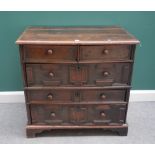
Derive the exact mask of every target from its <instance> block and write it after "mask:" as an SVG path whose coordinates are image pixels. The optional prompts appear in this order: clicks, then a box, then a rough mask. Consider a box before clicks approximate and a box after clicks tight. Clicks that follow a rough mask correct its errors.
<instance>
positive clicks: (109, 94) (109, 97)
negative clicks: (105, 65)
mask: <svg viewBox="0 0 155 155" xmlns="http://www.w3.org/2000/svg"><path fill="white" fill-rule="evenodd" d="M26 94H27V100H28V102H30V103H36V104H37V103H45V104H46V103H49V104H60V103H63V104H69V103H74V104H76V103H80V102H81V103H83V102H85V103H88V102H94V103H98V102H99V103H104V102H125V99H126V89H110V90H109V89H94V88H90V89H88V88H87V89H85V88H83V89H57V88H54V89H44V90H41V89H37V90H32V89H31V90H26Z"/></svg>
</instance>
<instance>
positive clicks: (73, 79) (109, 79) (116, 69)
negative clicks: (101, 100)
mask: <svg viewBox="0 0 155 155" xmlns="http://www.w3.org/2000/svg"><path fill="white" fill-rule="evenodd" d="M131 67H132V64H131V63H97V64H96V63H92V64H83V63H82V64H65V65H64V64H55V63H53V64H26V79H27V85H28V86H60V85H61V86H62V85H64V86H76V85H83V86H96V85H99V86H112V85H118V86H119V85H128V84H130V72H131Z"/></svg>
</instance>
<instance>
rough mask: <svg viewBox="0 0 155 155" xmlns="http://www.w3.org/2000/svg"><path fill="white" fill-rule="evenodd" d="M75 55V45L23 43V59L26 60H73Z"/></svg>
mask: <svg viewBox="0 0 155 155" xmlns="http://www.w3.org/2000/svg"><path fill="white" fill-rule="evenodd" d="M76 56H77V47H76V46H69V45H66V46H58V45H52V46H49V45H47V46H45V45H42V46H41V45H25V46H24V60H25V61H26V62H39V63H41V62H51V61H54V60H63V61H69V60H72V61H75V60H76Z"/></svg>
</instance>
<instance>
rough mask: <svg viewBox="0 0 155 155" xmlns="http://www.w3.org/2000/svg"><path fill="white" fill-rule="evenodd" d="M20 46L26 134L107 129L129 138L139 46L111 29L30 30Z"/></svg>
mask: <svg viewBox="0 0 155 155" xmlns="http://www.w3.org/2000/svg"><path fill="white" fill-rule="evenodd" d="M16 43H17V44H19V49H20V57H21V65H22V71H23V78H24V92H25V100H26V108H27V116H28V124H27V127H26V133H27V136H28V137H34V136H35V135H36V133H39V132H42V131H44V130H51V129H79V128H87V129H90V128H102V129H110V130H112V131H117V132H118V133H119V134H120V135H127V131H128V125H127V123H126V116H127V109H128V101H129V94H130V88H131V86H130V84H131V75H132V69H133V62H134V52H135V48H136V44H138V43H139V41H138V40H137V39H136V38H135V37H134V36H132V35H131V34H129V33H128V32H127V31H125V30H124V29H122V28H120V27H117V26H111V27H30V28H27V29H26V30H25V31H24V32H23V34H22V35H21V36H20V37H19V38H18V40H17V41H16Z"/></svg>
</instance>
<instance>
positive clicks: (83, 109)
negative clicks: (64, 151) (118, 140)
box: [31, 104, 126, 125]
mask: <svg viewBox="0 0 155 155" xmlns="http://www.w3.org/2000/svg"><path fill="white" fill-rule="evenodd" d="M125 112H126V106H125V105H106V104H105V105H89V106H88V105H65V106H63V105H61V106H56V105H55V106H54V105H53V106H52V105H31V113H32V123H33V124H46V125H60V124H61V125H76V124H78V125H80V124H81V125H106V124H111V125H113V124H114V125H116V124H123V123H124V118H125Z"/></svg>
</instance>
